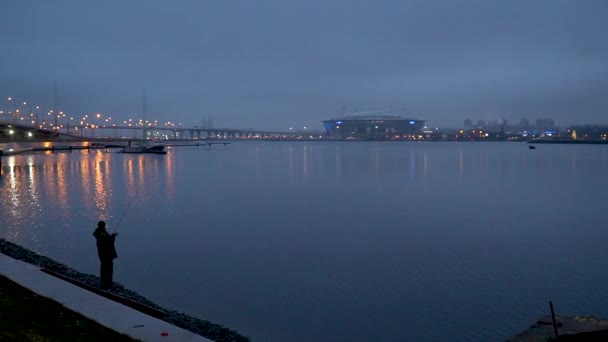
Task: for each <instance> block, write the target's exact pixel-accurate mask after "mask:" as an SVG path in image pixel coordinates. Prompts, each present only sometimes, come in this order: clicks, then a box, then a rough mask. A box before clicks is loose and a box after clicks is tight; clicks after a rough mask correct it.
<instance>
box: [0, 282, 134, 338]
mask: <svg viewBox="0 0 608 342" xmlns="http://www.w3.org/2000/svg"><path fill="white" fill-rule="evenodd" d="M0 340H2V341H4V340H6V341H44V342H47V341H48V342H51V341H137V340H134V339H132V338H130V337H128V336H126V335H123V334H120V333H117V332H115V331H113V330H111V329H108V328H106V327H104V326H102V325H101V324H99V323H97V322H95V321H92V320H90V319H88V318H86V317H84V316H83V315H81V314H78V313H75V312H73V311H71V310H69V309H67V308H66V307H64V306H63V305H61V304H59V303H57V302H55V301H53V300H51V299H48V298H45V297H41V296H39V295H37V294H35V293H34V292H32V291H30V290H28V289H26V288H24V287H22V286H20V285H18V284H16V283H15V282H13V281H11V280H10V279H8V278H6V277H4V276H1V275H0Z"/></svg>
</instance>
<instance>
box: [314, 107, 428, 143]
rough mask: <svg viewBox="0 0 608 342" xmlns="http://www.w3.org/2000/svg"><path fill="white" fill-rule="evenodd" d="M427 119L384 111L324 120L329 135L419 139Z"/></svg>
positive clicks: (362, 138) (361, 138)
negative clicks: (406, 116)
mask: <svg viewBox="0 0 608 342" xmlns="http://www.w3.org/2000/svg"><path fill="white" fill-rule="evenodd" d="M425 122H426V121H425V120H418V119H412V118H405V117H402V116H400V115H396V114H392V113H387V112H384V111H373V112H365V113H356V114H353V115H348V116H343V117H339V118H335V119H330V120H324V121H323V127H324V128H325V133H326V135H327V136H328V137H331V138H338V139H356V140H395V139H399V140H417V139H420V138H421V137H422V136H421V134H422V130H423V128H424V123H425Z"/></svg>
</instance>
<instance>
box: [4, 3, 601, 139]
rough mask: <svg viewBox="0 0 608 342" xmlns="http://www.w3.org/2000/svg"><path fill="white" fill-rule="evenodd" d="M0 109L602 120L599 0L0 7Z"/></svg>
mask: <svg viewBox="0 0 608 342" xmlns="http://www.w3.org/2000/svg"><path fill="white" fill-rule="evenodd" d="M0 13H1V17H2V20H1V27H2V29H1V31H0V44H1V46H0V51H1V52H0V76H1V79H0V95H2V99H0V107H1V108H6V106H7V100H6V98H7V97H8V96H12V97H14V98H15V99H17V100H18V101H19V100H27V101H29V102H31V103H36V104H40V105H42V106H45V107H50V106H52V103H53V81H55V80H56V81H57V82H58V85H59V99H60V101H59V102H60V109H62V110H64V111H67V112H69V113H73V114H82V113H97V112H101V113H104V114H107V115H111V116H113V117H115V118H127V117H132V116H133V115H134V114H135V116H136V117H141V111H142V109H141V108H142V89H143V88H146V90H147V95H148V96H147V98H148V101H147V104H148V115H147V117H148V118H153V119H163V120H174V121H179V122H182V123H183V124H185V125H195V124H201V121H202V120H206V119H207V118H209V117H212V118H213V119H214V125H215V126H222V127H254V128H266V129H286V128H287V127H289V126H294V127H302V126H309V127H314V128H320V127H321V124H320V120H322V119H326V118H329V117H332V116H336V115H337V114H338V113H339V111H340V108H341V107H342V106H346V108H347V111H354V110H356V109H360V110H363V109H371V108H376V109H378V108H385V109H389V108H393V109H395V110H397V109H399V110H402V109H403V108H405V110H406V112H407V114H408V115H409V116H412V117H416V118H420V119H427V120H429V122H430V123H431V124H432V125H434V126H439V127H455V126H460V125H461V124H462V120H463V119H465V118H467V117H468V118H472V119H486V120H492V119H500V118H503V117H504V118H507V119H508V120H510V121H519V119H520V118H521V117H529V118H530V119H535V118H538V117H552V118H554V119H555V120H556V121H557V123H558V124H559V125H567V124H571V123H608V112H607V110H606V109H607V108H608V44H607V43H606V41H607V38H606V33H607V32H608V20H606V18H608V1H604V0H597V1H594V0H581V1H565V0H562V1H560V0H552V1H550V0H545V1H535V0H513V1H488V0H463V1H455V0H444V1H439V0H437V1H431V0H420V1H406V0H401V1H317V0H308V1H298V2H295V1H285V0H272V1H194V0H192V1H165V0H162V1H161V0H157V1H138V2H135V1H76V0H75V1H65V0H56V1H28V0H17V1H12V0H3V1H1V2H0Z"/></svg>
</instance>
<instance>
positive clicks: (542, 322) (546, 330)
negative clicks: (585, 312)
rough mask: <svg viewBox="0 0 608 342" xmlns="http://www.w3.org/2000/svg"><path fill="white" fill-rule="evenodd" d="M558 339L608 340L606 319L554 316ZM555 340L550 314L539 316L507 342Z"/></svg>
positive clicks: (607, 321)
mask: <svg viewBox="0 0 608 342" xmlns="http://www.w3.org/2000/svg"><path fill="white" fill-rule="evenodd" d="M555 322H556V325H557V331H558V334H559V338H558V339H557V340H558V341H606V340H608V320H606V319H601V318H596V317H585V316H574V317H570V316H555ZM544 341H555V330H554V328H553V320H552V318H551V316H549V315H548V316H544V317H541V318H539V319H538V320H537V321H536V323H535V324H533V325H532V326H530V327H529V328H528V329H526V330H524V331H522V332H520V333H519V334H517V335H515V336H513V337H512V338H510V339H508V340H507V342H544Z"/></svg>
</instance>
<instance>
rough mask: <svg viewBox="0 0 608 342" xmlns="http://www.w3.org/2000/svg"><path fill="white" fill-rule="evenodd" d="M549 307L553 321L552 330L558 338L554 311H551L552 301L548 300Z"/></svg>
mask: <svg viewBox="0 0 608 342" xmlns="http://www.w3.org/2000/svg"><path fill="white" fill-rule="evenodd" d="M549 307H550V308H551V320H552V321H553V331H554V332H555V339H558V338H559V334H558V332H557V324H556V323H555V313H554V312H553V303H552V302H551V301H549Z"/></svg>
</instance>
